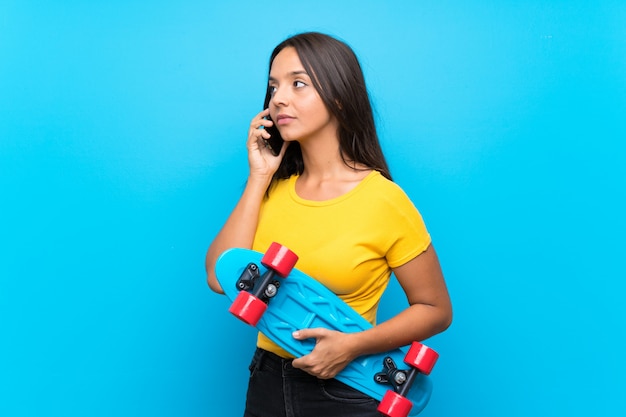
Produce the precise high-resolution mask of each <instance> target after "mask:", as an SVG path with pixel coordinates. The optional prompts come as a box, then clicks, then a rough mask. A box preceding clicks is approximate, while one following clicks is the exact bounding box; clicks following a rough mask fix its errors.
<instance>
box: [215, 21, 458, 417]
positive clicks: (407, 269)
mask: <svg viewBox="0 0 626 417" xmlns="http://www.w3.org/2000/svg"><path fill="white" fill-rule="evenodd" d="M270 139H272V141H274V140H276V139H282V140H284V145H282V148H280V144H279V145H276V144H275V142H272V143H274V145H273V147H274V148H280V149H272V148H271V147H270V146H268V143H269V140H270ZM247 149H248V162H249V166H250V172H249V176H248V181H247V183H246V186H245V189H244V191H243V194H242V196H241V198H240V200H239V202H238V203H237V205H236V206H235V208H234V210H233V212H232V213H231V215H230V217H229V218H228V219H227V221H226V223H225V225H224V226H223V228H222V230H221V231H220V232H219V234H218V235H217V237H216V238H215V240H214V241H213V242H212V244H211V246H210V247H209V250H208V252H207V256H206V270H207V275H208V284H209V286H210V287H211V289H212V290H214V291H216V292H222V289H221V288H220V286H219V283H218V282H217V280H216V277H215V272H214V266H215V262H216V260H217V258H218V256H219V255H220V254H221V253H222V252H223V251H224V250H226V249H228V248H232V247H243V248H252V249H255V250H258V251H261V252H264V251H265V250H267V248H268V247H269V245H270V244H271V242H274V241H276V242H279V243H281V244H282V245H285V246H287V247H288V248H290V249H291V250H292V251H294V252H295V253H296V254H297V255H298V256H299V261H298V264H297V268H298V269H300V270H302V271H303V272H305V273H307V274H308V275H310V276H312V277H315V278H316V279H317V280H319V281H320V282H322V283H323V284H324V285H326V286H327V287H329V288H330V289H331V290H333V291H334V292H335V293H336V294H338V295H339V296H340V297H341V298H342V299H343V300H344V301H346V302H347V303H348V304H349V305H351V306H352V307H353V308H354V309H355V310H356V311H358V312H359V313H360V314H361V315H363V317H365V318H366V319H367V320H369V321H370V322H371V323H372V324H376V323H375V321H376V310H377V307H378V303H379V300H380V297H381V295H382V293H383V291H384V290H385V288H386V286H387V284H388V282H389V279H390V275H391V273H392V272H393V273H394V274H395V276H396V278H397V279H398V281H399V283H400V285H401V286H402V288H403V290H404V292H405V293H406V297H407V300H408V304H409V307H408V308H407V309H405V310H404V311H402V312H401V313H400V314H398V315H397V316H395V317H393V318H391V319H390V320H388V321H385V322H384V323H380V324H378V325H375V326H374V327H373V328H371V329H370V330H367V331H363V332H360V333H351V334H345V333H340V332H336V331H331V330H327V329H302V330H300V331H297V332H295V333H294V335H293V337H294V338H296V339H309V338H311V339H315V340H316V345H315V348H314V350H313V351H312V352H311V353H310V354H308V355H306V356H303V357H300V358H293V357H292V356H291V355H289V354H288V353H287V352H285V351H284V350H282V349H281V348H280V347H278V346H277V345H276V344H274V343H273V342H272V341H271V340H269V339H268V338H267V337H265V336H264V335H263V334H261V333H259V336H258V342H257V346H258V347H257V351H256V353H255V355H254V358H253V360H252V364H251V365H250V370H251V377H250V382H249V386H248V395H247V402H246V414H245V416H248V417H252V416H268V417H269V416H272V417H275V416H315V417H318V416H321V415H323V416H378V415H379V414H378V412H377V411H376V407H377V403H376V401H374V400H372V399H371V398H370V397H368V396H366V395H364V394H361V393H360V392H358V391H356V390H353V389H351V388H349V387H348V386H346V385H344V384H342V383H341V382H339V381H337V380H335V379H333V378H334V376H335V375H337V373H339V372H340V371H341V370H342V369H343V368H344V367H345V366H346V365H347V364H348V363H349V362H350V361H352V360H353V359H354V358H356V357H358V356H360V355H363V354H367V353H374V352H383V351H386V350H389V349H392V348H396V347H399V346H403V345H407V344H409V343H411V342H412V341H414V340H423V339H426V338H428V337H431V336H433V335H435V334H437V333H439V332H442V331H443V330H445V329H446V328H447V327H448V326H449V325H450V322H451V320H452V308H451V304H450V299H449V296H448V292H447V289H446V285H445V282H444V278H443V275H442V272H441V268H440V265H439V262H438V260H437V255H436V254H435V249H434V248H433V245H432V243H431V239H430V236H429V234H428V232H427V230H426V227H425V226H424V223H423V221H422V218H421V216H420V214H419V212H418V211H417V209H416V208H415V207H414V205H413V204H412V202H411V201H410V200H409V199H408V197H407V196H406V194H405V193H404V192H403V191H402V190H401V189H400V187H398V186H397V185H396V184H395V183H393V182H392V180H391V175H390V174H389V170H388V168H387V163H386V162H385V158H384V156H383V154H382V151H381V147H380V144H379V141H378V136H377V133H376V128H375V125H374V118H373V115H372V109H371V105H370V101H369V97H368V93H367V89H366V86H365V81H364V78H363V73H362V70H361V67H360V65H359V62H358V60H357V58H356V56H355V54H354V53H353V51H352V50H351V48H350V47H349V46H347V45H346V44H345V43H343V42H341V41H339V40H337V39H335V38H332V37H330V36H327V35H324V34H320V33H303V34H299V35H296V36H293V37H291V38H289V39H287V40H285V41H283V42H282V43H281V44H279V45H278V46H277V47H276V48H275V50H274V52H273V53H272V55H271V58H270V70H269V81H268V90H267V95H266V98H265V110H263V111H262V112H260V113H259V114H257V115H256V116H255V117H254V118H253V119H252V122H251V123H250V129H249V132H248V141H247ZM272 151H274V152H272ZM274 153H277V155H274Z"/></svg>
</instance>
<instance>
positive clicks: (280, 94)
mask: <svg viewBox="0 0 626 417" xmlns="http://www.w3.org/2000/svg"><path fill="white" fill-rule="evenodd" d="M288 99H289V98H288V97H287V91H286V89H284V88H279V87H275V89H274V94H272V98H271V99H270V102H271V103H272V104H273V105H274V106H285V105H286V104H287V102H288Z"/></svg>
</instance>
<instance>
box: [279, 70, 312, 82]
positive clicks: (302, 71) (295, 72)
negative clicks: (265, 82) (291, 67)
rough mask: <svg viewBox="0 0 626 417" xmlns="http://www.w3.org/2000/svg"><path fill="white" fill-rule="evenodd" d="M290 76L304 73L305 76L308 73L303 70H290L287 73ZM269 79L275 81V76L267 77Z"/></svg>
mask: <svg viewBox="0 0 626 417" xmlns="http://www.w3.org/2000/svg"><path fill="white" fill-rule="evenodd" d="M289 75H290V76H292V77H293V76H295V75H306V76H307V77H308V76H309V74H308V73H307V72H306V71H305V70H300V71H291V72H290V73H289ZM269 81H277V80H276V78H274V77H271V76H270V77H269Z"/></svg>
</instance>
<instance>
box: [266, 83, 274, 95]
mask: <svg viewBox="0 0 626 417" xmlns="http://www.w3.org/2000/svg"><path fill="white" fill-rule="evenodd" d="M267 92H268V93H269V95H270V96H273V95H274V93H275V92H276V87H275V86H273V85H269V86H267Z"/></svg>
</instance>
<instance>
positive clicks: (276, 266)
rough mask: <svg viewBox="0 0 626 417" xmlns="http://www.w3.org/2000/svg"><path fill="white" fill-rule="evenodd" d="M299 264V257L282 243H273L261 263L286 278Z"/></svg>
mask: <svg viewBox="0 0 626 417" xmlns="http://www.w3.org/2000/svg"><path fill="white" fill-rule="evenodd" d="M296 262H298V255H296V254H295V253H293V252H292V251H291V250H289V249H288V248H287V247H285V246H283V245H281V244H280V243H276V242H274V243H272V244H271V245H270V247H269V249H268V250H267V252H265V255H264V256H263V258H262V259H261V263H262V264H263V265H264V266H265V267H267V268H269V269H272V270H274V271H275V272H276V273H277V274H278V275H280V276H281V277H283V278H285V277H287V275H289V274H290V273H291V270H292V269H293V267H294V266H295V265H296Z"/></svg>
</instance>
